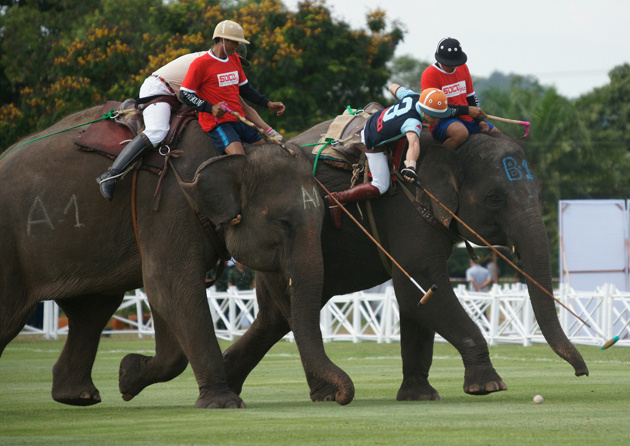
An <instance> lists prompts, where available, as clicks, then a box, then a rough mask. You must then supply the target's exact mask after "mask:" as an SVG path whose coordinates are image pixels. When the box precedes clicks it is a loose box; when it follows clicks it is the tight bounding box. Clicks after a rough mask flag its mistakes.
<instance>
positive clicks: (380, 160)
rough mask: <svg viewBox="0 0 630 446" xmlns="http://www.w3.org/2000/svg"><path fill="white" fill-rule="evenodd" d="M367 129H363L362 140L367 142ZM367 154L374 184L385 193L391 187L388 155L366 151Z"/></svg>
mask: <svg viewBox="0 0 630 446" xmlns="http://www.w3.org/2000/svg"><path fill="white" fill-rule="evenodd" d="M364 130H365V129H363V130H361V142H362V143H363V144H365V135H364V133H363V131H364ZM365 156H366V158H367V160H368V165H369V166H370V172H371V173H372V186H374V187H376V188H378V191H379V192H380V193H381V195H383V194H384V193H385V192H387V189H389V180H390V174H389V163H388V162H387V155H385V153H384V152H370V151H369V150H368V151H367V152H365Z"/></svg>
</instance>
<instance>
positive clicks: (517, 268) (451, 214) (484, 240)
mask: <svg viewBox="0 0 630 446" xmlns="http://www.w3.org/2000/svg"><path fill="white" fill-rule="evenodd" d="M413 184H415V186H416V187H417V188H418V189H420V190H421V191H423V192H424V193H426V194H427V195H428V196H429V198H431V199H432V200H433V201H435V202H436V203H437V204H438V205H439V206H440V207H441V208H442V209H444V210H445V211H446V212H447V213H448V214H449V215H450V216H451V217H453V218H454V219H455V220H457V221H458V222H459V223H461V224H462V226H464V227H465V228H466V229H468V230H469V231H470V233H471V234H473V235H475V236H476V237H477V238H478V239H479V240H481V242H482V243H483V244H484V245H486V246H487V247H488V248H490V249H491V250H492V251H493V252H494V253H495V254H496V255H498V256H499V257H501V258H502V259H503V260H505V261H506V262H508V263H509V264H510V265H511V266H512V267H513V268H514V269H515V270H516V271H518V272H519V273H521V274H522V275H523V276H524V277H526V278H527V279H528V280H529V281H530V282H532V283H533V284H534V285H536V286H537V287H538V288H540V289H541V290H542V291H543V292H544V293H545V294H546V295H548V296H549V297H551V298H552V299H553V300H555V301H556V302H558V304H560V306H562V307H563V308H564V309H565V310H567V311H568V312H569V313H571V314H572V315H573V316H575V317H576V318H577V319H578V320H579V321H581V322H582V323H583V324H584V325H586V326H587V327H589V328H591V326H590V325H588V324H587V323H586V322H585V321H584V320H583V319H582V318H581V317H580V316H578V315H577V314H575V313H574V312H573V311H572V310H571V309H570V308H568V307H567V306H566V305H565V304H563V303H562V302H560V301H559V300H558V299H556V298H555V296H554V295H553V294H551V293H550V292H549V291H547V290H546V289H545V288H544V287H543V286H542V285H541V284H539V283H538V282H537V281H535V280H534V279H532V278H531V277H530V276H529V275H528V274H527V273H526V272H525V271H523V270H522V269H520V268H519V267H518V266H516V265H515V264H514V263H513V262H512V261H511V260H510V259H508V258H507V257H505V256H504V255H503V254H501V253H500V252H499V251H498V250H497V249H496V248H495V247H494V246H492V245H491V244H490V243H488V242H487V241H486V239H484V238H483V237H482V236H480V235H479V234H477V233H476V232H475V231H474V230H473V229H472V228H471V227H470V226H468V225H467V224H466V223H464V222H463V220H462V219H461V218H459V217H458V216H457V215H455V214H454V213H453V212H452V211H451V210H450V209H449V208H447V207H446V206H444V205H443V204H442V202H441V201H440V200H438V199H437V198H435V197H434V196H433V194H431V192H429V191H428V190H426V189H425V188H424V187H423V186H422V185H421V184H420V183H419V182H418V180H416V181H414V182H413Z"/></svg>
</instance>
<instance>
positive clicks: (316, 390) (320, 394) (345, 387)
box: [311, 373, 354, 406]
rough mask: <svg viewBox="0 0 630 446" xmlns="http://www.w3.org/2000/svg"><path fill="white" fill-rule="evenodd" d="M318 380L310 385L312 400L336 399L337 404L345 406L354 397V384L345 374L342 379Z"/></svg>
mask: <svg viewBox="0 0 630 446" xmlns="http://www.w3.org/2000/svg"><path fill="white" fill-rule="evenodd" d="M344 375H345V373H344ZM318 381H319V382H318V384H316V385H311V400H312V401H314V402H321V401H336V402H337V404H340V405H342V406H345V405H346V404H350V403H351V402H352V400H353V399H354V384H353V382H352V380H351V379H350V377H349V376H347V375H345V376H344V377H343V379H341V378H335V379H333V380H331V382H328V381H323V380H318Z"/></svg>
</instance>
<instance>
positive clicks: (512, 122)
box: [487, 115, 531, 139]
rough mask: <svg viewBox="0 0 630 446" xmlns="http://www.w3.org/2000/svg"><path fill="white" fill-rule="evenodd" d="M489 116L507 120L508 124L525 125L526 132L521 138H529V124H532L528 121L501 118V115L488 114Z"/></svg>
mask: <svg viewBox="0 0 630 446" xmlns="http://www.w3.org/2000/svg"><path fill="white" fill-rule="evenodd" d="M487 117H488V119H493V120H495V121H499V122H505V123H508V124H519V125H524V126H525V134H524V135H523V136H521V139H523V138H527V136H528V135H529V126H530V125H531V124H530V123H529V122H528V121H517V120H516V119H508V118H501V117H500V116H492V115H487Z"/></svg>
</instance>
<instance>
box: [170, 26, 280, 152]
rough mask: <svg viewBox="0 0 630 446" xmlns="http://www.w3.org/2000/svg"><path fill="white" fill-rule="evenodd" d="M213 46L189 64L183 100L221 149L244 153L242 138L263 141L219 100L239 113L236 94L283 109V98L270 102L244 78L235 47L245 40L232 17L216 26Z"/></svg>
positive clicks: (182, 94) (182, 88) (181, 90)
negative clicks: (227, 111) (195, 111)
mask: <svg viewBox="0 0 630 446" xmlns="http://www.w3.org/2000/svg"><path fill="white" fill-rule="evenodd" d="M212 37H213V39H214V46H213V47H212V48H211V49H210V51H208V52H207V53H206V54H204V55H203V56H200V57H198V58H196V59H195V60H194V61H193V62H192V63H191V64H190V68H189V69H188V72H187V73H186V77H185V78H184V81H183V82H182V86H181V88H180V99H181V100H182V102H183V103H184V104H187V105H188V106H190V107H192V108H193V109H195V110H198V111H199V124H200V125H201V127H202V128H203V130H204V131H205V132H207V133H208V135H210V138H211V139H212V142H213V143H214V145H215V147H216V148H217V150H218V151H219V152H220V153H227V154H235V153H241V154H244V153H245V152H244V151H243V144H242V142H241V141H244V142H246V143H250V144H255V145H258V144H263V143H264V141H263V139H262V137H261V136H260V134H259V133H258V132H257V131H256V130H254V129H253V128H251V127H249V126H248V125H246V124H244V123H242V122H241V121H240V120H239V119H238V118H237V117H236V116H234V115H232V114H230V113H226V110H225V109H224V108H223V107H222V106H221V105H222V104H224V105H226V106H227V107H229V108H230V110H234V111H236V112H238V113H240V114H241V116H242V115H244V113H243V107H242V105H241V103H240V101H239V95H240V96H242V97H243V98H245V99H247V100H248V101H251V102H253V103H254V104H257V105H260V106H261V107H267V108H269V109H270V110H273V111H275V112H276V113H277V114H278V116H280V115H281V114H283V113H284V110H285V107H284V104H283V103H282V102H271V101H269V99H267V98H266V97H265V96H264V95H262V94H261V93H259V92H258V91H256V90H255V89H254V88H253V87H252V86H251V85H250V84H249V82H248V81H247V77H246V76H245V73H244V72H243V67H242V66H241V61H240V59H239V57H238V54H236V50H237V49H238V46H239V45H240V44H241V43H246V44H248V43H249V41H247V40H245V34H244V32H243V28H241V26H240V25H239V24H238V23H236V22H233V21H231V20H224V21H222V22H221V23H219V24H218V25H217V26H216V28H215V30H214V35H213V36H212Z"/></svg>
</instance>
